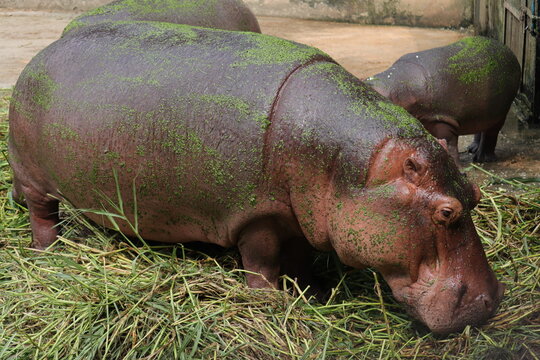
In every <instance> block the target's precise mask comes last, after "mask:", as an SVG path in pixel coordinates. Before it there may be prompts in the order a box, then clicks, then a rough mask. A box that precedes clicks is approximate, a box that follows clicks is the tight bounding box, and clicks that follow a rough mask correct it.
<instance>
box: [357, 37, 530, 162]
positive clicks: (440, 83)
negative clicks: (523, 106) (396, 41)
mask: <svg viewBox="0 0 540 360" xmlns="http://www.w3.org/2000/svg"><path fill="white" fill-rule="evenodd" d="M520 76H521V70H520V66H519V63H518V61H517V59H516V57H515V56H514V54H513V53H512V51H511V50H510V49H509V48H508V47H506V46H505V45H503V44H501V43H500V42H498V41H496V40H492V39H489V38H486V37H481V36H473V37H468V38H464V39H462V40H460V41H458V42H455V43H453V44H450V45H448V46H443V47H439V48H435V49H430V50H425V51H420V52H417V53H412V54H407V55H404V56H402V57H401V58H399V59H398V60H397V61H396V62H395V63H394V64H393V65H392V66H391V67H390V68H389V69H387V70H386V71H384V72H382V73H379V74H377V75H374V76H372V77H369V78H368V79H366V80H365V82H366V83H367V84H369V85H370V86H371V87H372V88H373V89H375V90H376V91H377V92H379V93H380V94H382V95H384V96H385V97H387V98H388V99H390V100H391V101H392V102H393V103H394V104H397V105H400V106H401V107H403V108H405V109H406V110H407V111H408V112H409V113H411V114H412V115H413V116H414V117H416V118H417V119H419V120H420V121H421V122H422V124H423V125H424V126H425V128H426V129H427V130H428V131H429V132H430V133H431V134H433V135H434V136H435V137H437V138H439V139H445V140H446V142H447V143H448V150H449V151H450V154H451V155H452V157H453V158H454V159H455V160H456V162H457V163H458V164H459V158H458V150H457V144H458V136H459V135H465V134H476V135H475V137H474V141H473V143H472V144H471V145H470V146H469V148H468V150H469V152H470V153H473V154H474V157H473V161H477V162H487V161H494V160H495V159H496V157H495V153H494V151H495V145H496V144H497V136H498V134H499V131H500V129H501V128H502V126H503V125H504V121H505V119H506V115H507V114H508V111H509V110H510V105H511V104H512V101H513V99H514V97H515V96H516V93H517V91H518V88H519V84H520Z"/></svg>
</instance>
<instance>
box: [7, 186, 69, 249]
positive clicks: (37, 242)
mask: <svg viewBox="0 0 540 360" xmlns="http://www.w3.org/2000/svg"><path fill="white" fill-rule="evenodd" d="M17 187H18V188H19V189H20V192H22V194H23V195H24V198H25V199H26V204H27V207H28V211H29V213H30V227H31V228H32V244H31V245H30V246H31V247H33V248H35V249H45V248H47V247H48V246H49V245H51V244H52V243H53V242H54V241H55V240H56V237H57V236H58V223H59V221H60V219H59V217H58V204H59V201H58V200H57V199H55V198H53V197H51V196H50V195H49V194H47V193H44V192H42V191H39V190H37V189H36V188H34V187H33V186H31V185H25V184H23V183H18V185H17V186H14V189H15V190H16V191H19V190H17ZM18 197H19V198H20V194H18Z"/></svg>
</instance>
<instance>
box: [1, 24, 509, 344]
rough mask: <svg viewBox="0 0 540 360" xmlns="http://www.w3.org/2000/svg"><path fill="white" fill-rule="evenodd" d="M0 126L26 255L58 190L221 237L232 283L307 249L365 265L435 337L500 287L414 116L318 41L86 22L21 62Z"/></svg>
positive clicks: (441, 155)
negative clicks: (23, 217)
mask: <svg viewBox="0 0 540 360" xmlns="http://www.w3.org/2000/svg"><path fill="white" fill-rule="evenodd" d="M9 121H10V134H9V156H10V163H11V166H12V167H13V170H14V187H15V190H16V191H15V194H14V195H15V196H16V197H17V196H21V195H24V197H25V198H26V202H27V204H28V209H29V212H30V223H31V227H32V233H33V242H32V246H33V247H34V248H37V249H43V248H46V247H48V246H49V245H51V243H52V242H54V241H55V239H56V236H57V231H58V228H57V227H56V225H58V221H59V219H58V199H60V200H62V199H67V200H69V201H70V202H71V203H72V204H74V205H75V206H76V207H78V208H83V209H98V210H99V209H104V210H105V211H109V212H110V211H114V209H113V207H111V205H110V204H111V202H118V198H119V197H121V198H122V207H123V209H124V211H125V213H126V214H127V217H128V219H129V220H130V223H128V222H119V223H118V226H119V228H120V230H121V231H123V232H124V233H125V234H127V235H135V232H136V229H137V232H138V234H140V235H141V236H142V237H143V238H145V239H149V240H157V241H164V242H172V243H183V242H190V241H202V242H209V243H214V244H219V245H221V246H223V247H232V246H238V248H239V251H240V254H241V257H242V263H243V266H244V268H245V269H246V270H249V273H248V274H247V282H248V285H249V286H250V287H256V288H260V287H277V286H278V277H279V276H280V274H282V273H288V274H291V275H292V276H295V277H300V276H302V275H306V274H309V271H308V269H309V259H308V255H307V254H308V249H310V248H311V247H314V248H316V249H319V250H322V251H330V250H335V251H336V252H337V254H338V256H339V258H340V259H341V260H342V261H343V262H344V263H345V264H348V265H350V266H353V267H355V268H364V267H367V266H371V267H374V268H376V269H378V270H379V271H380V272H381V273H382V275H383V276H384V278H385V279H386V281H387V282H388V283H389V285H390V286H391V288H392V291H393V294H394V296H395V297H396V298H397V299H398V300H399V301H401V302H403V303H404V304H405V306H406V307H407V309H408V311H409V312H410V313H411V314H412V315H413V316H415V317H416V318H417V319H419V320H421V321H422V322H423V323H425V324H426V325H427V326H428V327H429V328H430V329H431V330H432V331H434V332H436V333H448V332H453V331H459V330H460V329H463V328H464V326H466V325H468V324H472V325H479V324H482V323H483V322H485V321H486V320H487V319H488V318H489V317H490V316H491V315H492V314H493V312H494V311H495V309H496V308H497V306H498V304H499V302H500V299H501V297H502V292H503V290H502V289H503V287H502V285H501V284H500V283H499V282H498V281H497V280H496V278H495V276H494V273H493V271H492V270H491V268H490V266H489V264H488V262H487V260H486V256H485V254H484V251H483V249H482V245H481V243H480V239H479V237H478V235H477V233H476V229H475V227H474V224H473V222H472V220H471V216H470V211H471V209H472V208H473V207H474V206H475V205H476V203H477V202H478V200H479V197H480V193H479V190H478V188H477V187H476V186H475V185H473V184H471V183H470V182H468V181H467V179H466V178H465V177H464V176H462V175H461V174H460V172H459V171H458V168H457V166H456V165H455V164H454V162H453V160H452V159H451V158H450V156H449V155H448V153H447V151H446V150H445V149H444V148H443V147H442V146H441V145H440V144H439V143H438V142H437V141H436V139H435V138H433V137H432V136H431V135H429V133H427V132H426V130H425V129H424V127H423V126H422V125H421V123H420V122H418V121H417V120H416V119H415V118H413V117H412V116H410V115H409V114H408V113H407V112H406V111H405V110H403V109H402V108H400V107H398V106H396V105H394V104H392V103H391V102H389V101H388V100H387V99H385V98H384V97H382V96H381V95H379V94H377V93H376V92H375V91H373V90H372V89H370V88H369V87H368V86H366V85H364V83H362V82H361V81H360V80H358V79H357V78H355V77H354V76H353V75H351V74H350V73H348V72H347V71H345V70H344V69H343V68H342V67H341V66H339V65H337V64H336V63H335V62H334V61H333V60H332V59H331V58H330V57H328V56H327V55H326V54H324V53H323V52H321V51H320V50H318V49H315V48H312V47H309V46H306V45H301V44H297V43H294V42H290V41H286V40H283V39H279V38H275V37H271V36H266V35H261V34H255V33H247V32H233V31H223V30H212V29H205V28H198V27H190V26H186V25H176V24H166V23H157V22H131V23H112V22H111V23H105V24H99V25H94V26H88V27H85V28H81V29H80V30H79V31H76V32H73V33H70V34H67V35H66V36H64V37H63V38H61V39H59V40H58V41H56V42H54V43H53V44H51V45H50V46H48V47H47V48H46V49H44V50H43V51H42V52H40V53H39V54H38V55H37V56H36V57H35V58H34V59H33V60H32V61H31V62H30V63H29V64H28V66H27V67H26V68H25V70H24V71H23V72H22V74H21V76H20V78H19V80H18V82H17V84H16V86H15V88H14V91H13V99H12V102H11V105H10V113H9ZM85 214H86V215H87V216H88V217H90V218H91V219H93V220H94V221H96V222H98V223H101V224H104V225H105V226H109V227H113V225H112V224H111V223H110V222H109V220H108V219H107V218H105V217H101V216H100V215H99V214H98V213H97V212H96V213H93V212H91V211H88V212H86V213H85Z"/></svg>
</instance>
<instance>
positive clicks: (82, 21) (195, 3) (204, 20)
mask: <svg viewBox="0 0 540 360" xmlns="http://www.w3.org/2000/svg"><path fill="white" fill-rule="evenodd" d="M132 20H141V21H159V22H166V23H173V24H186V25H193V26H202V27H207V28H212V29H223V30H236V31H252V32H257V33H260V32H261V29H260V27H259V22H258V21H257V18H255V15H253V13H252V12H251V10H250V9H249V8H248V7H247V5H246V4H244V2H243V1H242V0H116V1H113V2H111V3H109V4H106V5H103V6H101V7H99V8H97V9H94V10H90V11H87V12H86V13H84V14H82V15H80V16H78V17H77V18H75V19H74V20H73V21H71V22H70V23H69V24H68V25H67V26H66V28H65V29H64V32H63V35H62V36H64V35H66V34H67V33H69V32H71V31H76V30H79V29H81V28H82V27H85V26H89V25H96V24H101V23H105V22H109V21H115V22H118V21H132Z"/></svg>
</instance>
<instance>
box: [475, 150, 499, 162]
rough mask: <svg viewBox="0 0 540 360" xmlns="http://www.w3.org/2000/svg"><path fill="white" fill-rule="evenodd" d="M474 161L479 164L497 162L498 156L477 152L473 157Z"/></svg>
mask: <svg viewBox="0 0 540 360" xmlns="http://www.w3.org/2000/svg"><path fill="white" fill-rule="evenodd" d="M473 161H474V162H479V163H485V162H493V161H497V156H496V155H495V153H482V152H480V151H477V152H476V153H475V154H474V156H473Z"/></svg>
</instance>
